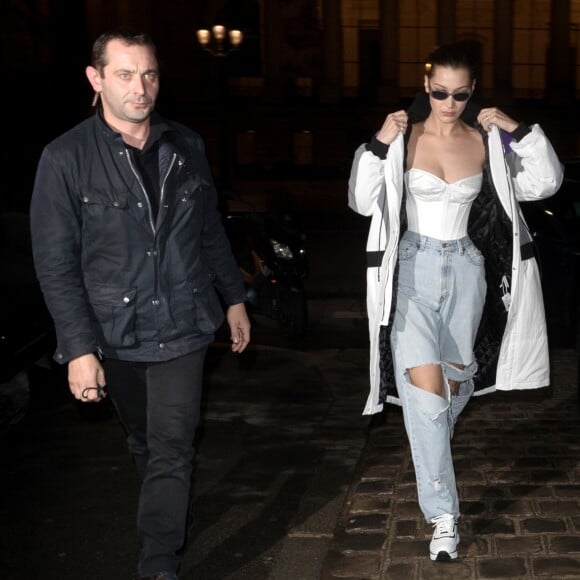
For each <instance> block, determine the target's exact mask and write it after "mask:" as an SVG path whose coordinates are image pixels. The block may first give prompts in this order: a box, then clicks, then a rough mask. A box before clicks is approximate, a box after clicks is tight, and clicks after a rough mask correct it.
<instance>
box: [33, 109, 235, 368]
mask: <svg viewBox="0 0 580 580" xmlns="http://www.w3.org/2000/svg"><path fill="white" fill-rule="evenodd" d="M151 138H155V139H159V141H158V143H159V179H160V191H161V198H160V203H159V212H158V215H157V218H156V219H155V220H154V218H153V212H152V211H151V206H150V202H149V198H148V196H147V195H146V193H145V190H144V188H143V186H142V180H141V178H140V176H139V174H138V172H137V170H136V169H135V165H134V163H133V161H132V158H131V155H130V153H129V150H128V148H127V147H126V145H125V144H124V143H123V141H122V138H121V135H120V134H119V133H116V132H115V131H113V130H111V128H110V127H109V126H108V125H107V124H106V123H105V122H104V121H103V119H102V118H101V115H100V114H99V113H97V114H95V115H94V116H92V117H91V118H89V119H87V120H85V121H84V122H82V123H80V124H79V125H77V126H76V127H74V128H73V129H71V130H70V131H68V132H67V133H65V134H64V135H61V136H60V137H58V138H57V139H55V140H54V141H53V142H52V143H50V144H49V145H47V146H46V147H45V149H44V151H43V153H42V156H41V159H40V162H39V165H38V170H37V174H36V180H35V184H34V191H33V195H32V203H31V228H32V243H33V252H34V262H35V267H36V271H37V275H38V279H39V281H40V285H41V288H42V291H43V294H44V298H45V301H46V303H47V306H48V308H49V310H50V312H51V314H52V317H53V318H54V321H55V326H56V333H57V350H56V353H55V359H56V360H57V361H58V362H61V363H65V362H67V361H69V360H71V359H73V358H75V357H78V356H80V355H82V354H86V353H90V352H96V351H99V350H102V352H103V353H104V355H105V356H106V357H107V356H108V357H113V358H120V359H123V360H129V361H151V362H154V361H163V360H169V359H172V358H175V357H177V356H180V355H183V354H187V353H189V352H191V351H193V350H195V349H197V348H200V347H202V346H204V345H206V344H208V343H209V342H211V341H212V340H213V337H214V332H215V331H216V329H217V328H218V327H219V326H220V325H221V324H222V322H223V319H224V313H223V307H222V305H221V303H220V300H219V298H218V295H217V294H216V291H215V288H217V289H218V290H219V292H220V294H221V295H222V297H223V300H224V302H225V303H226V304H228V305H231V304H238V303H241V302H244V299H245V292H244V287H243V282H242V279H241V276H240V272H239V269H238V267H237V265H236V262H235V259H234V257H233V255H232V252H231V248H230V244H229V241H228V238H227V237H226V235H225V233H224V229H223V226H222V222H221V216H220V214H219V212H218V209H217V193H216V190H215V187H214V185H213V182H212V178H211V175H210V170H209V167H208V163H207V160H206V157H205V151H204V145H203V142H202V140H201V138H200V136H199V135H198V134H197V133H195V132H194V131H192V130H190V129H189V128H187V127H185V126H183V125H181V124H178V123H175V122H170V121H167V120H165V119H162V118H161V117H160V116H159V115H157V114H154V115H153V117H152V119H151V136H150V139H151Z"/></svg>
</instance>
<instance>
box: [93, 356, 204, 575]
mask: <svg viewBox="0 0 580 580" xmlns="http://www.w3.org/2000/svg"><path fill="white" fill-rule="evenodd" d="M206 351H207V347H204V348H202V349H200V350H197V351H195V352H192V353H191V354H188V355H184V356H181V357H179V358H176V359H173V360H169V361H166V362H160V363H142V362H129V361H120V360H116V359H107V360H105V363H104V367H105V379H106V381H107V390H108V392H109V394H110V395H111V397H112V401H113V404H114V406H115V408H116V409H117V413H118V415H119V418H120V419H121V422H122V423H123V425H124V427H125V430H126V432H127V443H128V446H129V450H130V451H131V453H132V454H133V457H134V459H135V463H136V465H137V469H138V470H139V474H140V475H141V478H142V484H141V493H140V496H139V507H138V513H137V530H138V533H139V536H140V538H141V544H142V547H141V554H140V556H139V567H138V572H139V574H140V575H142V576H147V575H152V574H155V573H156V572H159V571H161V570H168V571H176V570H177V568H178V566H179V558H178V556H177V555H176V552H177V551H178V550H179V549H180V548H182V546H183V543H184V541H185V529H186V523H187V521H186V520H187V511H188V502H189V488H190V477H191V470H192V458H193V439H194V435H195V429H196V427H197V424H198V421H199V414H200V403H201V392H202V379H203V363H204V359H205V354H206Z"/></svg>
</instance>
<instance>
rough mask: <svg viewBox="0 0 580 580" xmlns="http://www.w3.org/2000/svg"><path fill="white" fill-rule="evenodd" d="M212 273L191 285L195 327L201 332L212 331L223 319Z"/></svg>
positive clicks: (209, 332)
mask: <svg viewBox="0 0 580 580" xmlns="http://www.w3.org/2000/svg"><path fill="white" fill-rule="evenodd" d="M213 279H214V276H213V274H207V275H206V277H205V279H203V278H202V279H201V281H200V282H199V283H197V282H196V283H194V284H192V285H191V294H192V296H193V304H194V308H195V320H196V324H197V327H198V328H199V330H200V332H202V333H203V334H211V333H214V332H215V331H216V330H217V329H218V328H219V327H220V326H221V324H222V322H223V320H224V310H223V308H222V305H221V302H220V300H219V298H218V295H217V292H216V290H215V288H214V285H213Z"/></svg>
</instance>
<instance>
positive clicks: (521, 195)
mask: <svg viewBox="0 0 580 580" xmlns="http://www.w3.org/2000/svg"><path fill="white" fill-rule="evenodd" d="M510 148H511V152H510V153H508V154H507V156H506V160H507V162H508V164H509V166H510V173H511V179H512V183H513V187H514V191H515V194H516V199H517V200H518V201H534V200H538V199H542V198H545V197H550V196H551V195H554V194H555V193H556V192H557V191H558V189H559V188H560V185H561V184H562V180H563V178H564V169H563V166H562V163H561V162H560V160H559V159H558V156H557V155H556V152H555V151H554V148H553V147H552V144H551V143H550V141H549V139H548V138H547V137H546V135H545V134H544V132H543V131H542V129H541V128H540V126H539V125H533V126H532V127H531V131H530V132H529V133H528V134H527V135H526V136H525V137H523V138H522V139H521V141H512V142H511V143H510Z"/></svg>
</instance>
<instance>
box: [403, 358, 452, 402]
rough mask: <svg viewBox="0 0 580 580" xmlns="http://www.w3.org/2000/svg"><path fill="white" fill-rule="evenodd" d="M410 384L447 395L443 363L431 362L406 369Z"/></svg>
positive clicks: (437, 393)
mask: <svg viewBox="0 0 580 580" xmlns="http://www.w3.org/2000/svg"><path fill="white" fill-rule="evenodd" d="M406 375H407V377H408V381H409V384H410V385H412V386H414V387H417V388H419V389H423V390H424V391H428V392H430V393H433V394H435V395H439V396H441V397H444V396H445V383H444V376H443V371H442V368H441V364H439V363H429V364H425V365H421V366H417V367H411V368H408V369H407V370H406Z"/></svg>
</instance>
